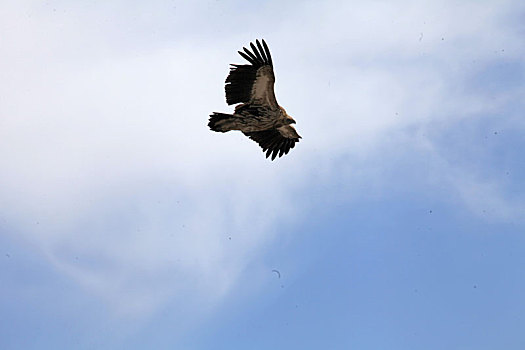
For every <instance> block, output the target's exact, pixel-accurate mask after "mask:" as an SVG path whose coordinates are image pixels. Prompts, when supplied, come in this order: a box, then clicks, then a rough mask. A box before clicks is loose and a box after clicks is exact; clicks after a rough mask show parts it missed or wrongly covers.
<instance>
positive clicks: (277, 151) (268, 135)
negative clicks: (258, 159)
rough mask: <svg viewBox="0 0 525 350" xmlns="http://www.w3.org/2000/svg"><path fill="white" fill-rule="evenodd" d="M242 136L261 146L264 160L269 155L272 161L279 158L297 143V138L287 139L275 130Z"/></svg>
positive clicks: (247, 133) (246, 133)
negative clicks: (264, 155) (264, 156)
mask: <svg viewBox="0 0 525 350" xmlns="http://www.w3.org/2000/svg"><path fill="white" fill-rule="evenodd" d="M244 134H245V135H246V136H248V137H249V138H250V139H252V140H253V141H255V142H257V143H258V144H259V146H261V148H262V150H263V152H266V158H268V157H269V156H270V155H271V156H272V160H274V159H275V157H277V155H279V157H281V156H283V155H284V154H288V152H289V151H290V149H292V148H294V147H295V143H296V142H299V137H294V138H288V137H286V136H284V135H282V134H281V133H280V132H279V131H278V130H277V129H270V130H264V131H255V132H245V133H244Z"/></svg>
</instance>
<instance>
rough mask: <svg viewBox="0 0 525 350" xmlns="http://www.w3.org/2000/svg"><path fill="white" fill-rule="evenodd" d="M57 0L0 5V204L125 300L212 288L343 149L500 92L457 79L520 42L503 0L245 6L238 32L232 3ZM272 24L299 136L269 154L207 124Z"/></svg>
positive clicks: (210, 295)
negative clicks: (479, 92) (232, 66)
mask: <svg viewBox="0 0 525 350" xmlns="http://www.w3.org/2000/svg"><path fill="white" fill-rule="evenodd" d="M52 5H53V6H54V7H53V6H49V7H46V6H41V5H37V4H36V3H27V4H25V5H16V6H18V7H15V5H5V4H4V5H2V6H4V8H6V7H8V6H13V7H12V8H10V9H8V10H9V11H6V12H4V15H3V16H2V23H4V25H3V28H4V29H3V34H4V35H2V37H3V38H5V40H3V45H2V47H1V48H0V53H1V54H2V56H3V57H5V59H3V60H2V63H1V65H0V74H1V76H2V78H3V79H2V80H3V84H2V87H1V88H0V92H1V95H2V97H1V98H2V100H1V101H2V103H1V107H0V108H1V109H0V112H1V114H2V121H1V122H0V128H1V130H0V156H1V157H2V159H4V164H3V167H2V171H0V181H1V182H2V184H3V185H4V186H3V187H2V188H1V189H0V197H1V198H3V200H2V202H1V203H0V206H1V209H2V211H3V212H4V213H5V217H7V218H8V219H9V220H10V221H11V223H14V225H15V226H16V227H18V228H19V229H20V230H21V231H22V232H24V234H25V235H26V236H27V238H28V239H30V240H32V241H34V242H36V244H38V245H40V246H41V247H42V250H43V251H44V252H45V253H46V255H47V257H48V258H49V261H50V262H51V263H52V264H53V266H55V267H56V268H58V269H59V270H60V271H63V272H64V273H66V274H67V275H69V276H71V277H72V278H73V279H75V280H77V281H78V282H79V283H80V284H81V285H83V286H85V287H86V289H87V290H89V291H92V292H93V293H95V294H97V295H99V296H101V297H102V298H104V299H105V300H108V302H109V304H110V305H112V306H114V307H115V309H117V310H119V311H120V312H124V313H138V314H141V313H145V312H148V311H151V310H154V309H155V308H156V307H157V306H159V305H161V304H162V303H164V302H166V301H167V300H170V299H173V298H175V300H177V297H178V296H179V297H180V295H184V296H186V295H187V294H186V293H188V291H192V293H194V294H196V295H199V297H201V298H204V299H206V298H207V299H209V300H216V299H218V298H220V297H221V296H222V295H224V294H225V293H227V292H228V290H229V288H231V287H232V286H233V285H234V284H235V281H236V278H237V277H238V276H239V274H240V273H242V271H243V269H244V268H245V267H246V266H247V264H248V263H249V262H250V261H252V260H253V259H255V258H256V257H257V254H259V253H260V252H261V249H260V247H261V246H264V243H265V242H268V241H269V240H271V239H272V237H273V236H274V235H275V234H276V229H277V227H278V225H279V223H280V222H281V221H282V220H293V218H295V217H296V215H297V212H298V211H299V210H298V209H297V208H295V207H294V206H295V205H301V204H298V203H296V202H294V200H293V198H292V193H293V192H292V191H294V190H296V189H298V188H301V186H308V185H310V184H312V183H315V182H318V181H330V180H329V179H330V176H331V175H333V169H334V164H333V162H332V161H333V160H339V159H340V157H341V156H342V155H344V154H352V155H354V156H355V157H357V159H361V160H362V159H367V157H378V155H377V154H376V153H375V152H374V151H375V150H377V149H378V145H383V144H384V142H392V137H393V135H399V133H406V132H407V130H411V129H410V128H416V129H417V128H419V127H421V126H422V125H425V124H426V123H430V122H436V121H440V122H443V123H447V122H448V121H449V120H450V121H454V120H457V119H458V118H464V117H466V116H471V115H473V114H475V113H477V112H479V111H481V110H484V109H487V108H493V106H494V104H493V102H491V101H486V100H484V99H483V98H481V97H479V96H476V95H474V96H472V95H469V94H468V93H466V92H465V91H464V90H463V89H465V88H464V87H462V86H461V85H462V83H463V80H462V79H463V78H464V77H465V74H466V73H467V72H469V70H470V69H472V67H474V66H472V64H473V63H472V61H475V62H477V63H474V65H478V66H479V65H481V64H483V62H487V61H490V60H493V59H497V58H495V57H497V56H495V55H496V54H495V53H494V51H497V50H499V49H500V48H501V47H503V46H504V47H505V52H506V55H507V58H508V59H512V58H513V57H514V58H516V57H522V56H523V51H522V49H521V48H520V47H518V45H517V43H519V41H518V40H516V38H515V37H514V35H515V34H513V33H512V32H511V31H510V29H509V28H508V27H507V26H506V25H504V18H505V15H506V14H508V13H509V9H510V8H512V6H514V5H513V3H512V2H506V3H502V2H497V3H496V2H494V3H491V2H483V3H481V2H461V3H456V2H445V3H443V2H425V3H419V4H418V5H411V4H410V3H409V2H398V3H395V4H394V3H381V2H366V3H351V4H350V3H340V2H325V3H323V4H320V3H319V4H317V3H308V4H306V5H303V4H301V5H299V4H297V3H296V4H295V5H294V8H293V10H294V11H291V10H290V11H289V13H288V14H287V15H286V16H284V15H280V16H277V19H276V20H275V22H270V23H269V24H271V26H268V25H266V29H264V30H263V29H261V25H260V23H256V22H254V21H251V19H253V18H254V17H255V15H254V13H253V12H250V11H249V10H248V9H245V10H244V11H245V12H246V14H247V17H246V18H244V19H242V18H241V19H239V21H241V23H242V24H243V25H245V26H246V28H245V29H243V30H241V31H240V32H239V28H238V24H239V23H237V25H235V23H236V22H235V21H236V20H237V19H238V18H239V17H238V16H237V15H236V14H234V13H233V12H228V11H229V10H228V7H227V6H231V4H226V5H225V6H226V8H224V7H221V5H217V4H214V5H210V3H207V4H206V5H202V4H200V5H198V4H196V5H191V6H189V5H180V4H177V5H176V6H177V8H176V9H174V12H168V11H167V8H166V7H165V5H164V3H160V2H159V3H155V4H154V5H153V7H151V8H148V9H145V8H144V5H141V4H139V3H136V4H129V3H128V2H112V3H110V4H109V5H108V4H106V5H96V6H94V7H89V8H82V7H81V6H80V5H78V6H76V7H71V5H67V6H69V7H67V6H66V3H56V4H52ZM86 6H87V5H86ZM97 6H100V7H97ZM280 6H282V5H281V3H279V2H275V3H271V4H270V5H267V6H266V7H264V8H263V9H260V11H261V13H260V15H261V16H262V17H263V18H264V20H270V18H271V14H272V13H275V10H276V9H277V8H279V7H280ZM285 6H290V5H285ZM54 8H56V9H57V11H54V10H53V9H54ZM206 9H207V10H206ZM146 10H147V11H146ZM57 12H58V13H57ZM113 18H116V19H115V20H113ZM174 18H175V19H174ZM210 21H211V22H210ZM222 24H224V27H222V26H221V25H222ZM196 27H198V28H197V29H195V28H196ZM217 28H221V29H220V30H221V32H220V33H219V32H218V29H217ZM268 28H270V29H268ZM222 30H223V31H222ZM172 31H173V33H172ZM252 32H253V35H251V34H252ZM171 33H172V34H171ZM196 33H197V34H196ZM248 33H249V34H250V35H251V36H249V37H248V36H247V35H248ZM266 33H267V35H268V36H266V37H267V38H268V41H269V43H270V46H271V49H272V52H273V55H274V61H275V64H276V70H277V86H276V90H277V94H278V99H279V101H280V102H281V103H282V104H283V105H284V106H285V108H287V110H288V112H290V113H291V114H292V115H293V116H294V117H296V120H297V121H298V126H297V127H298V129H299V132H300V133H301V134H302V135H303V137H304V139H303V140H302V142H301V143H299V144H298V145H297V147H296V148H295V149H294V150H292V152H291V154H290V155H289V156H287V157H284V158H282V159H279V160H277V161H276V162H273V163H271V162H269V161H267V160H265V159H263V154H262V153H261V152H260V150H259V149H258V147H257V145H255V144H254V143H253V142H252V141H250V140H247V139H246V138H244V137H243V136H242V135H233V134H228V135H222V134H214V133H211V132H209V131H208V130H207V127H206V119H207V115H208V114H209V113H210V112H212V111H227V110H229V107H226V105H225V103H224V97H223V92H222V89H223V81H224V78H225V75H226V74H227V71H228V66H227V64H228V63H230V62H232V63H233V62H240V61H241V59H240V58H239V57H237V56H236V54H235V50H237V49H239V48H240V47H241V46H242V45H246V44H247V42H246V41H245V40H251V39H253V38H255V37H256V36H257V37H261V36H265V34H266ZM170 35H172V36H170ZM200 35H201V36H200ZM442 39H444V40H442ZM473 106H474V107H473ZM412 130H413V129H412ZM414 137H417V135H414ZM405 140H406V139H405ZM348 167H349V168H352V164H349V165H348ZM337 169H339V168H337ZM365 172H366V171H365ZM370 172H371V173H374V170H371V171H370ZM379 173H380V171H379ZM349 179H350V181H351V177H349ZM459 188H461V189H462V191H463V192H464V193H465V196H466V198H470V195H469V194H468V193H470V192H472V191H475V188H474V187H472V186H467V185H463V184H461V185H460V186H459ZM469 191H470V192H469ZM467 192H468V193H467ZM487 193H489V192H487ZM490 193H492V194H490V195H489V196H490V197H491V198H493V200H497V198H499V197H498V195H497V192H494V193H493V192H490ZM494 198H496V199H494ZM468 202H469V201H468V200H467V203H468ZM304 205H308V204H304ZM495 205H496V204H495ZM497 205H498V206H499V205H500V204H497ZM502 207H503V205H502ZM37 223H38V224H37ZM230 237H231V238H232V239H231V240H230V239H229V238H230ZM77 258H78V259H77ZM123 296H124V297H123ZM180 298H181V299H180V302H184V299H183V298H182V297H180Z"/></svg>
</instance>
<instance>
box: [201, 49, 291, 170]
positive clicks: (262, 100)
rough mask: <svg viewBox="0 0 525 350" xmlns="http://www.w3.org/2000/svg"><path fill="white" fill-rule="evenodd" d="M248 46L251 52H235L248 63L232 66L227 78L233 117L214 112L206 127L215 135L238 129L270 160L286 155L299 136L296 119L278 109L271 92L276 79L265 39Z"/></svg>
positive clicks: (245, 50) (226, 88) (247, 50)
mask: <svg viewBox="0 0 525 350" xmlns="http://www.w3.org/2000/svg"><path fill="white" fill-rule="evenodd" d="M255 43H256V44H257V46H256V45H254V44H253V43H250V47H251V49H252V50H251V51H250V50H249V49H247V48H246V47H243V51H244V52H243V51H238V52H239V55H241V56H242V57H243V58H244V59H246V60H247V61H248V62H249V63H250V64H232V65H231V67H230V74H229V75H228V77H227V78H226V85H225V87H224V88H225V90H226V103H228V105H233V104H238V105H237V106H235V112H234V113H233V114H226V113H218V112H213V114H211V115H210V119H209V123H208V126H209V127H210V129H211V130H213V131H217V132H227V131H231V130H240V131H242V133H243V134H244V135H246V136H248V137H249V138H250V139H252V140H253V141H255V142H257V143H258V144H259V146H261V148H262V150H263V152H266V158H268V157H269V156H270V155H271V156H272V160H274V159H275V157H276V156H277V155H279V157H281V156H282V155H283V154H288V152H289V151H290V149H291V148H294V147H295V143H296V142H299V139H300V138H301V136H299V134H298V133H297V131H296V130H295V129H294V127H293V126H292V125H290V124H295V120H294V119H293V118H292V117H290V116H289V115H288V114H287V113H286V111H285V110H284V108H283V107H281V106H279V104H278V103H277V100H276V98H275V93H274V91H273V85H274V83H275V76H274V73H273V62H272V56H271V55H270V50H269V49H268V45H266V42H265V41H264V39H263V40H262V45H261V42H259V40H256V41H255Z"/></svg>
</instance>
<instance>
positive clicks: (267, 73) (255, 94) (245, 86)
mask: <svg viewBox="0 0 525 350" xmlns="http://www.w3.org/2000/svg"><path fill="white" fill-rule="evenodd" d="M255 43H256V44H257V46H256V45H254V44H253V43H250V47H251V49H252V51H250V50H249V49H247V48H245V47H243V50H244V52H243V51H239V54H240V55H241V56H242V57H243V58H245V59H246V60H247V61H248V62H250V64H232V65H231V67H230V74H229V75H228V77H227V78H226V85H225V90H226V102H227V103H228V104H229V105H232V104H236V103H250V104H257V105H262V106H268V107H270V108H272V109H277V108H279V105H278V104H277V100H276V99H275V93H274V91H273V85H274V83H275V76H274V74H273V63H272V56H271V55H270V50H269V49H268V45H266V42H265V41H264V39H263V40H262V45H261V43H260V42H259V40H256V41H255Z"/></svg>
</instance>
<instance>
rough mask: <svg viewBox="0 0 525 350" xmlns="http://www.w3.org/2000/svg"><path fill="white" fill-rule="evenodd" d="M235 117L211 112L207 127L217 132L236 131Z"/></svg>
mask: <svg viewBox="0 0 525 350" xmlns="http://www.w3.org/2000/svg"><path fill="white" fill-rule="evenodd" d="M235 119H236V118H235V117H234V116H233V115H231V114H225V113H217V112H213V114H211V115H210V122H209V123H208V126H209V127H210V129H211V130H213V131H217V132H226V131H230V130H236V129H237V123H236V121H235Z"/></svg>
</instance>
